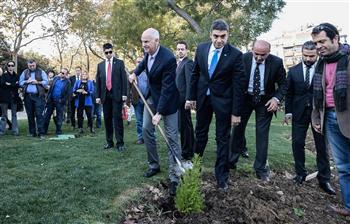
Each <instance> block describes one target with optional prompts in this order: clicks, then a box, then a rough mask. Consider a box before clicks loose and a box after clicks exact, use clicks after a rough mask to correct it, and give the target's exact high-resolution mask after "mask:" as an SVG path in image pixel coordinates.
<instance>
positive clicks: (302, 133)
mask: <svg viewBox="0 0 350 224" xmlns="http://www.w3.org/2000/svg"><path fill="white" fill-rule="evenodd" d="M302 59H303V61H302V62H300V63H299V64H297V65H295V66H293V67H291V68H290V69H289V72H288V77H287V83H288V91H287V95H286V103H285V113H286V114H285V118H284V123H286V124H287V125H288V124H289V121H290V120H292V148H293V156H294V163H295V172H296V176H295V177H294V182H295V183H297V184H302V183H303V182H304V181H305V177H306V175H307V171H306V169H305V148H304V147H305V138H306V133H307V129H308V128H309V126H310V123H311V112H312V90H313V87H312V84H313V82H312V78H313V75H314V73H315V65H316V63H315V62H316V61H317V50H316V45H315V44H314V43H313V42H312V41H307V42H305V43H304V44H303V46H302ZM311 130H312V134H313V136H314V141H315V146H316V152H317V157H316V161H317V168H318V174H317V179H318V182H319V185H320V187H321V188H322V189H323V190H324V191H325V192H327V193H328V194H331V195H335V191H334V190H333V188H332V187H331V185H330V184H329V181H330V177H331V171H330V168H329V156H328V152H327V147H326V142H325V139H324V137H323V135H321V134H320V133H317V132H316V131H315V129H314V128H311Z"/></svg>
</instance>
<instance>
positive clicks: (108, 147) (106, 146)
mask: <svg viewBox="0 0 350 224" xmlns="http://www.w3.org/2000/svg"><path fill="white" fill-rule="evenodd" d="M103 148H104V149H110V148H113V144H108V143H107V144H105V145H104V146H103Z"/></svg>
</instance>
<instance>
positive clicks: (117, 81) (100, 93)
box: [96, 57, 128, 103]
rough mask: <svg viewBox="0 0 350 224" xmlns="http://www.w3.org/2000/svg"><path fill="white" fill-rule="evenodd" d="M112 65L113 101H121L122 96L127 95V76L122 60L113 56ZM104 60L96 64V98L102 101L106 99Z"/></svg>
mask: <svg viewBox="0 0 350 224" xmlns="http://www.w3.org/2000/svg"><path fill="white" fill-rule="evenodd" d="M112 63H113V66H112V96H113V100H114V101H115V102H122V96H127V88H128V87H127V84H128V83H127V77H126V72H125V66H124V62H123V61H122V60H119V59H117V58H115V57H113V62H112ZM106 78H107V75H106V60H103V61H102V62H100V63H99V64H98V65H97V73H96V98H100V99H101V102H102V103H104V102H105V99H106Z"/></svg>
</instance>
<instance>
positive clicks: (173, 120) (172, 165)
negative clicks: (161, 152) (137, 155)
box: [142, 99, 181, 182]
mask: <svg viewBox="0 0 350 224" xmlns="http://www.w3.org/2000/svg"><path fill="white" fill-rule="evenodd" d="M147 102H148V104H149V105H150V107H151V108H152V101H151V100H150V99H148V100H147ZM162 119H163V121H164V131H165V135H166V137H167V139H168V141H169V143H170V147H171V149H172V150H173V152H174V153H175V155H176V157H177V158H178V159H180V156H181V148H180V145H179V141H178V112H175V113H173V114H170V115H166V116H163V117H162ZM142 133H143V139H144V141H145V146H146V149H147V157H148V164H149V168H150V169H157V168H159V167H160V161H159V156H158V151H157V142H156V137H155V126H154V125H153V124H152V117H151V115H150V113H149V112H148V110H147V108H146V106H145V107H144V111H143V126H142ZM171 149H169V148H168V165H169V179H170V181H171V182H179V176H180V174H179V172H178V171H179V169H178V166H177V164H176V161H175V159H174V156H173V155H172V153H171V151H170V150H171Z"/></svg>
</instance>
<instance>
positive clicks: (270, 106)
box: [230, 40, 287, 182]
mask: <svg viewBox="0 0 350 224" xmlns="http://www.w3.org/2000/svg"><path fill="white" fill-rule="evenodd" d="M270 47H271V46H270V44H269V43H268V42H266V41H263V40H257V41H255V42H254V44H253V50H252V52H248V53H245V54H244V55H243V61H244V68H245V74H246V80H247V82H246V85H245V87H244V92H245V94H244V104H243V105H242V122H241V124H240V125H238V127H237V128H236V130H235V132H234V136H233V145H234V147H233V148H235V149H236V150H235V152H234V153H233V155H232V157H231V158H230V163H231V166H233V167H234V165H235V164H236V163H237V162H238V158H239V155H240V154H241V151H240V150H242V149H243V148H244V146H243V144H244V134H245V129H246V127H247V123H248V120H249V118H250V115H251V114H252V112H253V110H254V111H255V117H256V119H255V120H256V124H255V125H256V129H255V133H256V157H255V162H254V169H255V172H256V176H257V178H259V179H261V180H262V181H263V182H268V181H269V180H270V179H269V168H268V164H267V150H268V143H269V130H270V124H271V119H272V115H273V113H275V112H276V111H277V109H278V105H279V103H280V101H281V100H282V99H283V97H284V95H285V94H286V91H287V82H286V71H285V70H284V67H283V61H282V59H281V58H279V57H276V56H274V55H272V54H270ZM276 84H277V85H278V89H276Z"/></svg>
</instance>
